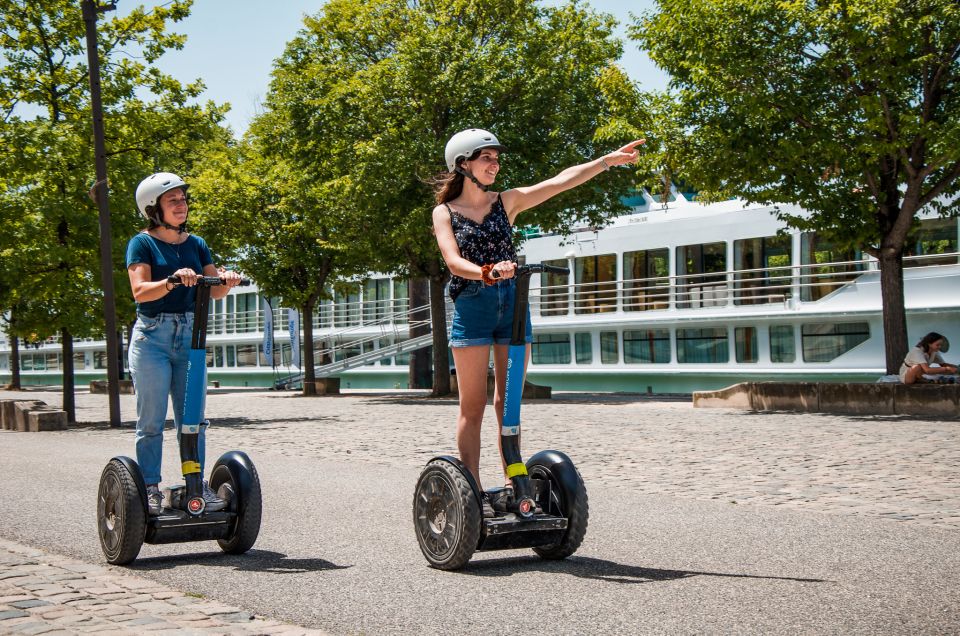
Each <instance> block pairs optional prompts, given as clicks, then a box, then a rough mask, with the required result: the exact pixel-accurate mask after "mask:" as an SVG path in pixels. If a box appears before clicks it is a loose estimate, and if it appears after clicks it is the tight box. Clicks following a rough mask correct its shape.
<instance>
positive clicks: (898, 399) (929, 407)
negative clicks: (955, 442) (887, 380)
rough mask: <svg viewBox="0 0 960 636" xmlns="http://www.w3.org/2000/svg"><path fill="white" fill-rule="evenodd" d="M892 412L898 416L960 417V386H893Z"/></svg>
mask: <svg viewBox="0 0 960 636" xmlns="http://www.w3.org/2000/svg"><path fill="white" fill-rule="evenodd" d="M892 387H893V404H894V412H895V413H897V414H898V415H922V416H927V417H946V418H954V417H957V416H958V415H960V385H956V384H894V385H892Z"/></svg>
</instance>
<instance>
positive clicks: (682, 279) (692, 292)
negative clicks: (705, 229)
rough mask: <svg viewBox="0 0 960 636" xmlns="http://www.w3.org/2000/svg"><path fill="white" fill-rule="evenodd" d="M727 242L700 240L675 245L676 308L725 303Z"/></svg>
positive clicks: (714, 305) (711, 305)
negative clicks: (700, 241) (697, 243)
mask: <svg viewBox="0 0 960 636" xmlns="http://www.w3.org/2000/svg"><path fill="white" fill-rule="evenodd" d="M726 269H727V244H726V243H723V242H720V243H701V244H699V245H683V246H680V247H678V248H677V307H678V308H681V309H687V308H697V307H716V306H718V305H726V304H727V294H728V290H727V276H726Z"/></svg>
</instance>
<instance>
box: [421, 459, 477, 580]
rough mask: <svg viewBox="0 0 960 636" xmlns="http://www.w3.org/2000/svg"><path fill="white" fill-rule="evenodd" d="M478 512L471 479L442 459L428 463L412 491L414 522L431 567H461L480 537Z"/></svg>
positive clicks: (468, 558) (450, 568)
mask: <svg viewBox="0 0 960 636" xmlns="http://www.w3.org/2000/svg"><path fill="white" fill-rule="evenodd" d="M480 522H481V512H480V504H479V503H478V502H477V497H476V495H474V493H473V489H472V488H471V487H470V482H468V481H467V478H466V477H465V476H464V474H463V473H462V472H460V469H459V468H457V467H456V466H454V465H453V464H451V463H450V462H447V461H443V460H433V461H432V462H430V463H429V464H427V466H426V468H424V469H423V472H422V473H420V479H418V480H417V489H416V491H415V492H414V494H413V526H414V529H415V530H416V533H417V542H418V543H419V544H420V551H421V552H423V556H425V557H426V558H427V562H429V563H430V566H431V567H434V568H437V569H439V570H456V569H458V568H461V567H463V566H464V565H465V564H466V563H467V561H469V560H470V557H472V556H473V553H474V552H475V551H476V549H477V543H478V542H479V540H480Z"/></svg>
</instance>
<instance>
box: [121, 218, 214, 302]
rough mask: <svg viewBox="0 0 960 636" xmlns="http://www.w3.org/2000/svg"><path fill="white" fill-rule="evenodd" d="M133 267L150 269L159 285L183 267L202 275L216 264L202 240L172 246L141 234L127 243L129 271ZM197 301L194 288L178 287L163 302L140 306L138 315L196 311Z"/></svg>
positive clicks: (188, 239)
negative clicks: (204, 269)
mask: <svg viewBox="0 0 960 636" xmlns="http://www.w3.org/2000/svg"><path fill="white" fill-rule="evenodd" d="M134 263H145V264H147V265H149V266H150V280H151V281H157V280H164V279H166V278H167V276H170V275H171V274H173V273H174V272H175V271H177V270H178V269H181V268H184V267H189V268H190V269H192V270H193V271H195V272H196V273H198V274H202V273H203V268H204V266H206V265H212V264H213V256H212V255H211V254H210V248H209V247H207V243H206V241H204V240H203V239H202V238H200V237H199V236H194V235H193V234H190V235H189V236H187V240H186V241H184V242H183V243H180V244H179V245H171V244H170V243H165V242H164V241H161V240H158V239H155V238H153V237H152V236H150V235H149V234H147V233H146V232H141V233H140V234H137V235H136V236H134V237H133V238H132V239H130V242H129V243H127V267H128V268H129V267H130V266H131V265H133V264H134ZM196 297H197V290H196V288H195V287H175V288H174V289H173V291H171V292H170V293H169V294H167V295H166V296H164V297H163V298H160V299H158V300H151V301H150V302H146V303H137V313H140V314H143V315H145V316H150V317H153V316H156V315H157V314H159V313H162V312H167V313H174V314H181V313H184V312H187V311H193V307H194V304H195V303H196Z"/></svg>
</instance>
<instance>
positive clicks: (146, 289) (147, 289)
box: [127, 263, 172, 303]
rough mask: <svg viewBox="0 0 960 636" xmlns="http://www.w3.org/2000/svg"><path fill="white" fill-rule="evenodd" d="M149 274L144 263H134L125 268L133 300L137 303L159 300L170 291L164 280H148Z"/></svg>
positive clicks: (148, 267) (147, 267) (147, 266)
mask: <svg viewBox="0 0 960 636" xmlns="http://www.w3.org/2000/svg"><path fill="white" fill-rule="evenodd" d="M150 272H151V270H150V266H149V265H147V264H146V263H134V264H133V265H131V266H130V267H128V268H127V276H129V277H130V289H131V290H132V291H133V299H134V300H135V301H137V302H138V303H148V302H150V301H151V300H160V299H161V298H163V297H164V296H166V295H167V294H169V293H170V290H171V289H172V287H170V285H168V284H167V281H165V280H150Z"/></svg>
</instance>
